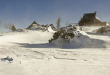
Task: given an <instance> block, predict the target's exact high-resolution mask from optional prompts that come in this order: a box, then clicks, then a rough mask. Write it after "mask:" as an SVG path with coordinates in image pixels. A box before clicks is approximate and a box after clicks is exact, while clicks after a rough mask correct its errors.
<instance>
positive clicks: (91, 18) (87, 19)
mask: <svg viewBox="0 0 110 75" xmlns="http://www.w3.org/2000/svg"><path fill="white" fill-rule="evenodd" d="M78 25H79V26H91V25H94V26H106V25H107V23H106V22H102V21H100V20H99V19H98V18H97V12H96V11H95V12H94V13H86V14H84V15H83V18H81V20H80V21H79V23H78Z"/></svg>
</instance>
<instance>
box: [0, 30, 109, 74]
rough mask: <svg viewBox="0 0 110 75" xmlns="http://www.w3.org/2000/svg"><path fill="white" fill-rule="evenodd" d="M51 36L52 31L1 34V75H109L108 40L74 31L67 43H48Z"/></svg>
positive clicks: (104, 37) (56, 41) (55, 41)
mask: <svg viewBox="0 0 110 75" xmlns="http://www.w3.org/2000/svg"><path fill="white" fill-rule="evenodd" d="M70 33H71V32H70ZM53 34H54V32H53V31H51V29H50V31H49V32H48V31H45V32H44V31H40V30H26V32H25V31H24V32H9V33H3V34H1V35H2V36H0V75H110V49H109V48H106V47H110V37H108V36H104V35H103V36H102V35H91V34H88V33H87V32H85V31H75V32H74V34H75V37H74V38H72V39H71V38H70V41H69V43H65V42H64V41H62V39H61V38H58V39H57V40H54V41H52V43H48V40H49V39H50V38H52V36H53ZM58 41H60V42H59V43H58ZM106 43H107V44H106Z"/></svg>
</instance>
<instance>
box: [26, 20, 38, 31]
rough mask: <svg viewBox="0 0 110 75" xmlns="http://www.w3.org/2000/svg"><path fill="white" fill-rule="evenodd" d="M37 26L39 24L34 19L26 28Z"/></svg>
mask: <svg viewBox="0 0 110 75" xmlns="http://www.w3.org/2000/svg"><path fill="white" fill-rule="evenodd" d="M35 25H36V26H37V27H38V26H39V25H38V24H37V23H36V21H34V22H33V23H32V24H31V25H30V26H29V27H28V28H26V29H29V28H31V27H36V26H35Z"/></svg>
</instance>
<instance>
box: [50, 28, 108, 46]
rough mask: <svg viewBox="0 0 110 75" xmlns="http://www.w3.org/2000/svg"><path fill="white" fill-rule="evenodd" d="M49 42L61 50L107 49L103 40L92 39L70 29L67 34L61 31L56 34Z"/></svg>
mask: <svg viewBox="0 0 110 75" xmlns="http://www.w3.org/2000/svg"><path fill="white" fill-rule="evenodd" d="M49 42H50V43H51V44H52V45H53V46H55V47H59V48H106V42H104V41H103V40H99V39H92V38H90V37H89V36H87V35H85V34H84V33H83V31H79V30H77V29H73V30H72V29H69V30H67V32H66V31H65V30H63V29H61V30H59V31H57V32H56V33H54V35H53V38H52V39H51V40H49Z"/></svg>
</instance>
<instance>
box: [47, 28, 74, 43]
mask: <svg viewBox="0 0 110 75" xmlns="http://www.w3.org/2000/svg"><path fill="white" fill-rule="evenodd" d="M70 30H71V29H70ZM74 36H75V34H73V33H68V32H66V31H65V30H64V29H63V28H61V29H60V30H59V31H57V32H55V33H54V35H53V38H52V39H50V40H49V43H51V42H52V41H53V40H56V39H59V38H60V39H62V41H65V42H68V43H69V40H70V39H71V38H74Z"/></svg>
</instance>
